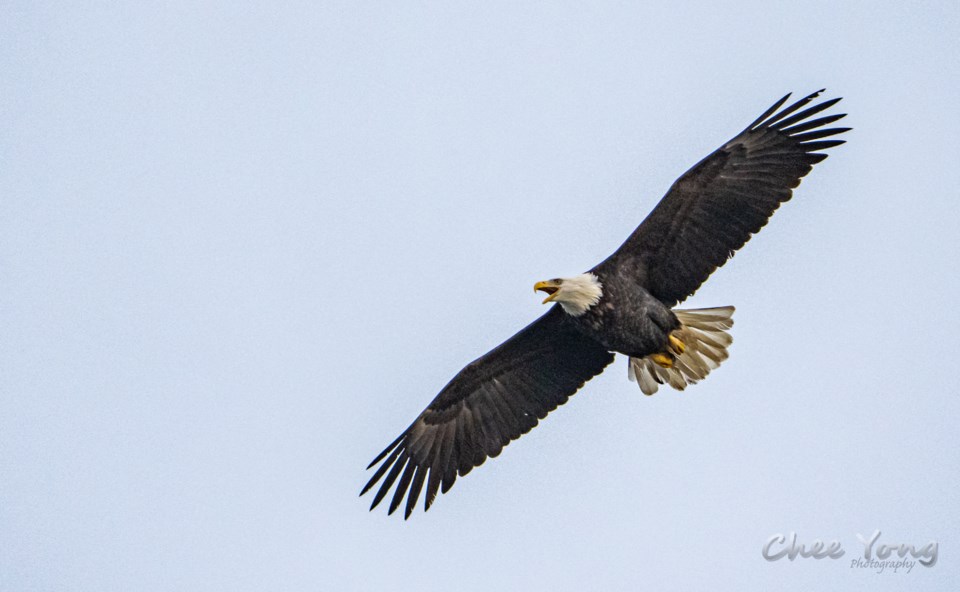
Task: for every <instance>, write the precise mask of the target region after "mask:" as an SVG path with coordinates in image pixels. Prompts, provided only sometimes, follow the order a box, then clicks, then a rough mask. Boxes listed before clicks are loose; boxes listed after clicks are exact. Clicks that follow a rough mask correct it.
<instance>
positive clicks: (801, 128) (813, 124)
mask: <svg viewBox="0 0 960 592" xmlns="http://www.w3.org/2000/svg"><path fill="white" fill-rule="evenodd" d="M846 116H847V114H846V113H837V114H836V115H827V116H825V117H818V118H817V119H811V120H810V121H804V122H803V123H798V124H797V125H794V126H792V127H788V128H786V129H782V130H780V131H782V132H783V133H785V134H787V135H789V136H796V134H799V133H802V132H805V131H807V130H812V129H814V128H817V127H823V126H825V125H830V124H831V123H833V122H835V121H839V120H841V119H843V118H844V117H846Z"/></svg>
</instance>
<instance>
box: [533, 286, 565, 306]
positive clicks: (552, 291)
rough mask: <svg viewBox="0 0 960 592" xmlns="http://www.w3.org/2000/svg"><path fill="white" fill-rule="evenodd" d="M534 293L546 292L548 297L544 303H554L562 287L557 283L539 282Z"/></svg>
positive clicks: (534, 287) (534, 288)
mask: <svg viewBox="0 0 960 592" xmlns="http://www.w3.org/2000/svg"><path fill="white" fill-rule="evenodd" d="M533 291H534V292H546V293H547V294H548V296H547V297H546V298H544V299H543V303H544V304H546V303H548V302H553V299H554V298H556V297H557V292H559V291H560V285H559V284H558V283H557V282H555V281H552V280H551V281H547V282H537V283H535V284H534V285H533Z"/></svg>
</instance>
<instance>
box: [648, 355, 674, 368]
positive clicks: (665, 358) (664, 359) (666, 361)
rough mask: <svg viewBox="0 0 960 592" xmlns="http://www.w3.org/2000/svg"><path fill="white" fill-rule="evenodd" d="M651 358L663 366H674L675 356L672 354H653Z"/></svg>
mask: <svg viewBox="0 0 960 592" xmlns="http://www.w3.org/2000/svg"><path fill="white" fill-rule="evenodd" d="M650 359H651V360H653V361H654V363H656V364H657V365H658V366H661V367H663V368H673V356H671V355H670V354H653V355H651V356H650Z"/></svg>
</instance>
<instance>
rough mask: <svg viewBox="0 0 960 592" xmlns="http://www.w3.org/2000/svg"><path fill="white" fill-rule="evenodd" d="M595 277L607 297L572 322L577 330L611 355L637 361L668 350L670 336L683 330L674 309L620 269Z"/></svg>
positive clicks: (596, 272)
mask: <svg viewBox="0 0 960 592" xmlns="http://www.w3.org/2000/svg"><path fill="white" fill-rule="evenodd" d="M592 273H593V274H594V275H595V276H597V279H598V280H600V283H601V284H602V285H603V296H601V297H600V301H599V302H598V303H597V304H596V305H595V306H593V307H591V308H590V310H588V311H587V312H585V313H583V314H582V315H580V316H577V317H571V318H570V320H571V322H572V323H573V325H574V326H575V327H576V328H577V330H578V331H580V332H581V333H583V334H584V335H585V336H586V337H589V338H590V339H592V340H593V341H596V342H597V343H599V344H600V345H602V346H603V347H604V348H606V349H607V350H608V351H612V352H616V353H619V354H624V355H627V356H631V357H634V358H643V357H646V356H648V355H650V354H653V353H656V352H660V351H663V350H664V349H666V346H667V336H668V335H669V334H670V333H671V332H672V331H674V330H676V329H677V328H678V327H679V326H680V321H678V320H677V315H675V314H674V313H673V311H672V310H670V307H668V306H667V305H666V304H664V303H663V302H661V301H659V300H657V299H656V298H654V296H653V295H652V294H650V292H648V291H647V290H646V289H645V288H644V287H643V286H642V284H641V283H640V282H638V281H637V280H636V279H635V277H633V276H631V275H630V274H623V273H618V272H617V270H616V268H614V269H611V270H610V271H607V272H603V271H600V270H596V269H595V270H592Z"/></svg>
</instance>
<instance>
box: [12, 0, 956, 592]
mask: <svg viewBox="0 0 960 592" xmlns="http://www.w3.org/2000/svg"><path fill="white" fill-rule="evenodd" d="M2 12H3V15H4V16H3V18H2V19H0V42H2V51H0V75H2V81H3V82H2V90H0V130H2V131H0V286H2V289H0V590H10V591H19V592H28V591H33V590H90V591H113V590H116V591H129V590H204V591H206V590H349V589H371V590H376V589H379V590H383V589H391V590H414V589H416V590H441V589H442V590H454V589H455V590H463V591H471V590H514V589H520V590H551V591H563V590H583V589H595V590H638V589H643V588H651V589H653V588H655V589H661V590H691V589H706V588H708V587H709V588H710V589H721V590H743V589H778V590H811V589H847V590H857V589H860V590H892V589H899V588H904V587H910V588H915V589H925V590H956V589H957V585H958V582H960V563H958V559H957V558H958V556H960V552H958V547H960V493H958V488H957V485H958V483H957V475H958V474H960V452H958V451H960V448H958V446H957V444H956V433H957V432H956V429H957V428H956V426H957V424H958V420H960V392H958V386H957V356H958V354H960V337H958V335H960V313H958V309H957V307H958V304H960V289H958V288H960V284H958V279H957V271H958V257H960V232H958V215H960V205H958V203H960V201H958V197H960V196H958V187H960V184H958V182H960V172H958V170H960V167H958V162H960V117H958V115H957V113H958V111H957V108H958V104H960V82H958V81H960V68H958V59H960V42H958V36H957V31H958V30H960V6H958V4H957V3H956V2H952V1H951V2H930V3H922V4H915V3H903V2H886V3H876V2H851V3H842V4H840V3H834V2H820V3H789V4H787V3H784V4H782V5H779V6H775V5H771V4H770V3H768V2H752V3H745V2H740V3H736V4H733V5H731V4H730V3H715V2H705V3H698V4H685V5H683V6H675V5H672V3H661V4H658V5H657V4H655V3H648V2H636V3H626V2H595V3H590V4H589V5H587V4H584V3H572V2H570V3H541V2H525V3H515V2H502V3H501V2H493V3H480V4H478V3H451V2H443V3H435V4H432V5H427V4H412V3H400V2H390V3H388V2H383V3H378V4H361V3H355V2H344V3H332V2H322V3H315V2H302V3H274V2H270V3H263V4H262V5H259V6H258V5H253V4H249V3H244V4H242V5H240V4H238V3H221V4H213V3H195V2H167V3H163V4H162V5H159V4H157V5H148V4H147V3H128V2H75V3H69V2H65V3H49V2H5V3H3V9H2ZM823 86H826V87H827V89H828V92H827V94H826V96H827V97H833V96H843V97H844V101H843V102H842V103H841V104H840V107H842V111H846V112H848V113H850V116H849V117H848V118H847V119H846V120H845V123H847V124H849V125H851V126H853V127H855V131H853V132H851V133H849V134H847V136H846V138H847V139H848V140H849V142H848V143H847V144H846V145H844V146H842V147H840V148H838V149H835V150H833V151H832V154H833V155H832V156H831V158H829V159H827V160H826V161H825V162H824V163H823V164H821V165H819V166H818V167H817V168H816V169H815V170H814V171H813V173H812V175H811V176H810V177H808V178H807V179H806V180H805V181H804V182H803V184H802V186H801V187H800V189H799V192H798V193H797V194H796V196H795V198H794V200H793V201H791V202H790V203H788V204H786V205H785V206H784V207H783V208H782V209H781V210H780V211H779V212H778V213H777V215H776V216H775V217H774V218H773V220H772V222H771V223H770V224H769V225H768V226H767V227H766V228H765V229H764V231H763V232H762V233H761V234H759V235H758V236H757V237H755V238H754V239H753V240H752V241H751V242H750V243H749V244H748V245H747V247H746V248H745V249H744V250H743V251H741V252H740V253H739V254H738V255H737V257H736V258H734V259H733V260H732V261H731V262H729V263H728V264H727V265H726V266H725V267H724V268H722V269H721V270H720V271H719V272H717V273H716V274H715V275H714V276H713V277H712V278H711V279H710V281H709V282H708V283H707V284H706V285H705V287H704V288H703V289H702V290H701V291H700V292H699V293H698V294H697V295H696V297H694V298H693V299H691V300H690V301H689V303H688V306H718V305H725V304H734V305H736V306H737V314H736V326H735V328H734V336H735V342H734V345H733V347H732V350H731V358H730V360H729V361H727V362H726V363H725V364H724V366H723V367H722V368H720V369H719V370H718V371H716V372H715V373H713V374H711V375H710V377H709V378H708V379H707V380H706V381H705V382H703V383H701V384H699V385H696V386H695V387H692V388H690V389H688V390H687V391H686V392H685V393H682V394H679V393H676V392H675V391H672V390H670V389H661V391H660V393H658V394H657V395H656V396H654V397H651V398H647V397H644V396H642V395H641V394H640V391H639V389H638V388H637V387H636V385H635V384H633V383H630V382H628V381H627V379H626V366H625V362H624V360H623V359H618V361H617V362H615V364H614V365H613V366H611V367H610V368H609V369H608V370H607V372H606V373H605V374H604V375H602V376H601V377H599V378H597V379H595V380H593V381H591V382H590V383H589V384H588V385H587V387H586V388H584V389H583V390H582V391H581V392H580V393H579V394H577V396H575V397H573V398H572V399H571V401H570V402H569V403H568V404H567V405H565V406H563V407H561V408H560V409H559V410H558V411H556V412H555V413H553V414H551V416H550V417H549V418H548V419H547V420H545V421H544V422H542V423H541V425H540V426H539V427H537V428H536V429H535V430H534V431H532V432H531V433H530V434H528V435H526V436H524V437H523V438H522V439H520V440H519V441H517V442H515V443H513V444H511V445H510V446H509V447H507V448H506V449H505V450H504V453H503V454H502V455H501V456H500V457H499V458H497V459H495V460H493V461H489V462H488V463H486V464H484V466H482V467H480V468H479V469H477V470H475V471H474V472H473V473H471V474H470V475H469V476H468V477H466V478H464V479H460V480H458V481H457V484H456V486H455V487H454V488H453V490H452V491H451V492H450V493H448V494H447V495H445V496H440V497H439V498H438V500H437V503H436V504H435V505H434V506H433V508H432V509H431V510H430V512H429V513H427V514H423V512H422V511H421V510H420V508H419V507H418V510H417V513H416V514H415V515H414V516H413V517H412V518H411V519H410V520H409V521H407V522H404V521H403V520H402V519H400V518H398V516H397V515H394V516H391V517H388V516H387V515H386V512H385V510H384V509H383V508H379V509H378V510H377V511H375V512H373V513H368V511H367V508H368V506H369V503H370V499H369V497H364V498H360V499H358V498H357V493H358V492H359V489H360V487H361V486H362V485H363V483H364V482H365V481H366V479H367V478H368V476H369V473H366V472H365V471H364V467H365V466H366V464H367V463H368V462H369V461H370V460H371V459H372V458H373V456H374V455H376V453H378V452H379V451H380V450H381V449H382V448H383V446H385V445H386V444H387V443H389V442H390V441H392V440H393V438H394V437H396V436H397V434H399V433H400V431H401V430H403V429H404V428H405V427H406V426H407V425H408V424H409V423H410V421H411V420H412V419H413V418H414V417H415V416H416V415H417V413H419V412H420V411H421V410H422V408H423V407H424V406H425V405H426V404H427V403H428V402H429V401H430V400H431V399H432V397H433V396H434V395H435V394H436V392H437V391H438V390H439V389H440V388H441V387H442V386H443V385H444V384H445V383H446V382H447V380H449V379H450V377H451V376H453V374H454V373H456V372H457V371H458V370H459V369H460V368H461V367H462V366H463V365H464V364H465V363H467V362H469V361H470V360H472V359H474V358H476V357H477V356H479V355H480V354H482V353H484V352H485V351H487V350H488V349H490V348H492V347H493V346H495V345H497V344H499V343H500V342H501V341H503V340H504V339H506V338H508V337H509V336H511V335H512V334H513V333H514V332H515V331H516V330H518V329H520V328H521V327H522V326H524V325H525V324H526V323H528V322H529V321H530V320H532V319H533V318H535V317H536V316H537V315H539V314H541V313H542V312H543V307H542V306H541V305H540V298H539V297H537V296H535V295H534V294H533V293H532V291H531V286H532V284H533V283H534V282H535V281H537V280H541V279H545V278H550V277H555V276H566V275H573V274H576V273H579V272H581V271H583V270H585V269H588V268H589V267H591V266H593V265H594V264H595V263H597V262H598V261H600V260H601V259H602V258H604V257H606V256H607V255H608V254H609V253H610V252H611V251H612V250H613V249H614V248H616V247H617V246H618V245H619V244H620V243H621V242H622V241H623V239H624V238H625V237H626V236H627V234H628V233H629V232H630V231H631V230H632V229H633V228H634V227H635V226H636V225H637V224H638V223H639V222H640V221H641V220H642V219H643V217H644V216H645V215H646V214H647V212H648V211H649V210H650V209H651V208H652V207H653V206H654V205H655V204H656V202H657V200H658V199H659V198H660V196H662V195H663V193H664V192H665V191H666V189H667V188H668V187H669V185H670V183H672V182H673V180H674V179H675V178H676V177H677V176H679V175H680V174H681V173H683V172H684V171H685V170H686V169H687V168H688V167H690V166H691V165H693V164H694V163H695V162H697V161H698V160H700V159H701V158H702V157H703V156H705V155H706V154H708V153H709V152H710V151H711V150H713V149H714V148H716V147H717V146H719V145H721V144H722V143H723V142H724V141H726V140H727V139H728V138H730V137H731V136H732V135H734V134H735V133H736V132H738V131H739V130H740V129H742V128H743V127H744V126H745V125H746V124H747V123H749V122H750V121H752V120H753V118H754V117H756V116H757V115H758V114H759V113H760V112H762V111H763V110H764V109H765V108H766V107H767V106H769V105H770V104H771V103H772V102H774V101H775V100H776V99H778V98H779V97H780V96H782V95H783V94H784V93H786V92H788V91H795V92H796V93H798V94H799V93H807V92H810V91H813V90H816V89H818V88H820V87H823ZM875 529H880V530H881V531H882V533H883V534H882V536H881V543H883V542H886V543H909V544H915V545H917V546H920V545H923V544H926V543H928V542H930V541H934V540H935V541H938V542H939V548H940V559H939V562H938V564H937V565H936V566H935V567H933V568H929V569H928V568H924V567H921V566H919V565H918V566H917V567H915V568H914V569H913V571H912V573H910V574H904V573H897V574H893V573H884V574H875V573H873V571H874V570H864V569H851V568H850V560H851V559H852V558H855V557H856V556H858V555H861V554H862V552H863V546H862V545H861V544H860V543H859V541H858V540H857V534H858V533H860V534H863V535H868V536H869V535H870V534H872V533H873V531H874V530H875ZM791 531H796V532H797V533H798V535H799V538H800V541H801V542H812V541H813V540H814V539H818V538H819V539H825V540H833V539H837V540H839V541H841V543H842V544H843V547H844V549H845V550H846V555H845V556H844V557H843V558H842V559H840V560H831V559H824V560H820V561H815V560H812V559H806V560H799V559H798V560H797V561H795V562H792V563H791V562H789V561H786V560H782V561H778V562H775V563H768V562H767V561H765V560H764V559H763V558H762V557H761V553H760V551H761V547H762V545H763V544H764V542H766V540H767V539H768V538H770V536H771V535H774V534H776V533H785V534H787V533H790V532H791Z"/></svg>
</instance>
